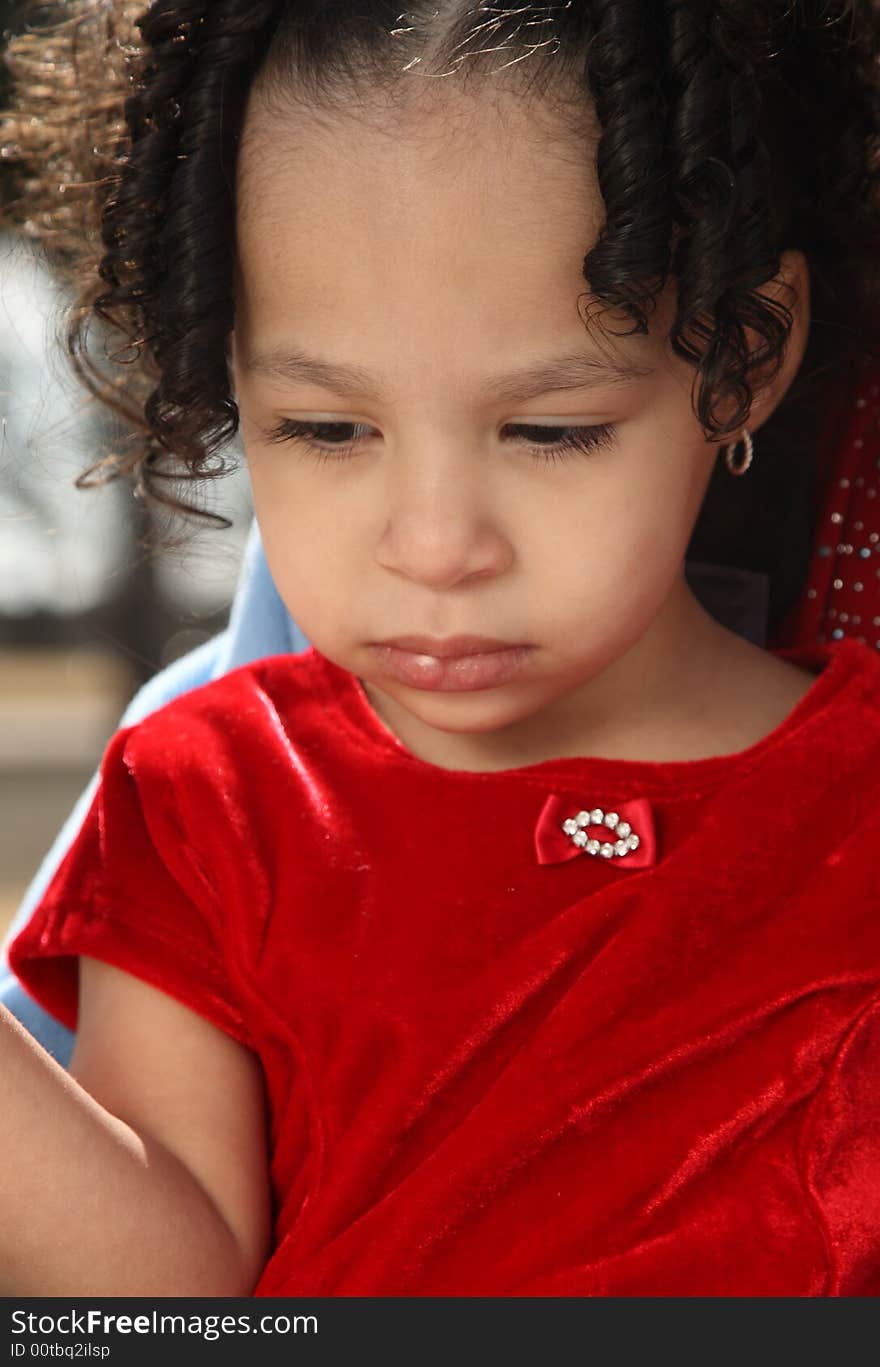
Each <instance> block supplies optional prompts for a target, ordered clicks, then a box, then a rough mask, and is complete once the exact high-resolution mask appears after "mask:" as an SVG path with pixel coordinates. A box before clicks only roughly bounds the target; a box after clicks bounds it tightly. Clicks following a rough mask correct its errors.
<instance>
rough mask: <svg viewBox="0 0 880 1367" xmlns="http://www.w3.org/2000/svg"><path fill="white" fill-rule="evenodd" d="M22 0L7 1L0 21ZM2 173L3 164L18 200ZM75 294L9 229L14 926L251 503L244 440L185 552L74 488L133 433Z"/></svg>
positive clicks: (240, 544)
mask: <svg viewBox="0 0 880 1367" xmlns="http://www.w3.org/2000/svg"><path fill="white" fill-rule="evenodd" d="M16 9H17V7H16V6H12V5H8V4H3V3H0V30H2V31H4V32H5V31H6V30H8V29H10V28H12V27H13V26H14V23H15V18H16ZM6 95H7V84H6V73H5V69H4V70H2V71H0V101H2V102H3V103H4V104H5V100H6ZM7 174H8V173H7ZM2 178H3V168H2V162H0V203H5V202H6V197H7V195H8V193H9V187H8V185H7V184H6V183H5V182H4V181H3V179H2ZM66 302H67V301H66V299H65V297H64V293H63V290H62V288H61V286H60V285H59V284H58V282H57V281H56V280H55V278H54V277H53V274H52V272H51V270H50V268H49V267H48V265H47V263H46V261H45V259H44V257H43V255H42V253H41V252H40V250H39V249H38V248H37V247H36V246H35V245H34V243H32V242H31V241H30V240H29V239H28V238H26V237H24V236H22V235H19V234H17V233H14V232H13V231H11V230H9V229H4V228H2V227H0V937H2V936H3V934H4V933H5V931H6V929H7V927H8V924H9V921H10V920H11V918H12V916H13V914H14V912H15V910H16V909H17V907H18V904H19V901H20V898H21V896H22V895H23V893H24V890H25V888H26V886H27V884H28V882H29V881H30V878H31V877H32V875H33V874H34V873H35V872H36V870H37V867H38V865H39V863H40V861H41V859H42V857H43V855H44V854H45V852H46V851H47V850H48V848H49V846H50V844H51V842H52V840H53V839H54V837H55V835H56V833H57V832H58V829H59V828H60V826H61V824H62V823H63V820H64V818H65V817H66V816H67V814H68V812H69V810H70V808H71V807H72V805H73V803H74V800H75V799H76V798H77V797H78V795H79V793H80V792H81V790H82V789H83V787H84V786H85V784H86V783H87V782H88V779H89V778H90V776H91V774H92V772H93V770H94V769H95V766H96V765H97V763H98V760H99V759H100V756H101V753H102V751H103V749H104V746H105V744H106V742H107V740H108V739H109V737H110V735H111V734H112V732H113V730H114V729H115V727H116V725H117V723H118V720H119V717H120V714H121V712H122V710H123V708H124V707H125V704H126V703H127V702H128V700H129V699H130V697H131V696H132V694H133V693H134V692H135V690H136V689H137V688H138V687H139V686H140V685H141V684H142V683H144V682H145V681H146V680H147V679H148V678H150V677H151V675H152V674H154V673H155V672H156V671H157V670H159V669H161V668H162V667H163V666H164V665H166V664H169V663H170V662H171V661H172V660H174V659H176V658H177V657H178V656H180V655H182V654H183V653H185V652H186V651H188V650H190V649H192V648H193V647H194V646H196V645H198V644H200V643H201V642H202V641H205V640H207V639H208V637H209V636H212V635H214V634H215V633H216V632H217V631H220V630H221V629H222V628H223V627H224V626H225V625H226V621H227V618H228V611H229V606H230V603H231V600H232V597H233V594H234V590H235V582H236V579H237V576H238V572H239V567H240V563H241V556H242V552H243V548H244V542H245V539H246V536H247V532H248V529H249V526H250V522H251V516H252V513H251V502H250V491H249V488H248V484H247V476H246V472H245V470H244V464H243V461H242V460H241V458H240V452H238V453H234V452H232V451H229V452H227V453H225V454H227V455H231V454H238V455H239V460H238V461H237V469H236V471H235V472H234V473H232V474H230V475H228V476H226V477H224V478H222V479H218V480H214V481H209V482H207V484H206V485H204V486H199V487H198V489H197V494H198V502H199V503H200V505H201V506H203V507H206V508H209V509H210V510H211V511H216V512H220V513H222V514H223V515H224V516H226V517H228V518H229V519H230V520H231V521H232V527H231V528H229V529H223V528H214V527H211V526H207V527H205V528H195V529H193V528H192V524H191V523H188V522H183V521H182V520H178V521H177V522H174V523H169V522H168V520H167V519H165V520H164V522H163V530H167V529H168V528H169V527H170V528H171V530H172V531H173V532H174V534H175V535H177V534H186V536H187V538H188V539H187V542H186V544H185V545H184V546H183V547H181V548H178V549H176V550H173V551H171V550H163V551H156V550H152V551H149V550H145V549H144V538H145V535H146V534H147V533H148V532H149V530H150V522H149V514H148V513H147V512H146V511H145V509H144V508H143V507H142V505H141V504H140V502H139V501H137V500H135V499H134V498H133V497H132V491H131V486H130V485H129V484H128V482H127V481H126V480H124V479H120V480H117V481H114V482H113V483H111V484H109V485H106V486H105V487H103V488H93V489H77V488H75V486H74V481H75V479H76V477H77V476H78V475H79V474H81V473H82V472H83V471H84V470H85V469H86V468H88V466H89V465H91V464H92V463H93V462H94V461H95V460H96V459H98V458H99V457H100V456H101V455H103V454H106V453H107V451H108V450H109V449H111V444H112V443H113V442H114V440H115V439H118V436H119V432H118V429H115V428H114V423H115V420H113V419H111V418H110V416H109V415H107V414H106V413H105V411H104V410H103V408H100V407H99V406H98V405H97V404H96V403H95V402H94V400H92V399H91V397H90V396H89V395H88V394H87V393H86V392H85V391H84V390H83V389H82V388H81V387H80V386H79V384H78V383H77V382H76V381H75V379H74V378H73V375H72V372H71V371H70V369H69V365H68V362H67V361H66V359H65V356H64V353H63V350H62V347H61V344H60V342H59V341H58V339H57V334H58V331H59V326H60V319H61V313H62V311H63V307H64V305H65V303H66ZM188 493H189V490H187V494H188Z"/></svg>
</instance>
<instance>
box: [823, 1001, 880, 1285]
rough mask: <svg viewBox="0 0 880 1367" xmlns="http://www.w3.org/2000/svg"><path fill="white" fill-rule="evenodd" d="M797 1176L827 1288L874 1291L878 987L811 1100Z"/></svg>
mask: <svg viewBox="0 0 880 1367" xmlns="http://www.w3.org/2000/svg"><path fill="white" fill-rule="evenodd" d="M804 1140H805V1151H804V1152H805V1165H804V1177H805V1182H806V1185H807V1189H808V1191H809V1193H810V1196H811V1198H812V1200H813V1202H814V1207H815V1210H816V1213H817V1216H818V1218H819V1221H820V1223H821V1225H822V1228H823V1232H824V1236H825V1240H826V1246H827V1250H828V1261H829V1270H830V1281H829V1288H828V1292H827V1293H826V1294H828V1295H832V1296H878V1295H880V992H878V993H876V994H875V995H874V996H873V997H872V998H871V999H870V1001H869V1002H868V1003H867V1005H866V1006H863V1007H862V1009H861V1010H860V1012H859V1014H858V1016H857V1017H856V1019H855V1021H854V1022H852V1023H851V1025H850V1026H849V1027H848V1029H847V1031H846V1033H845V1035H844V1036H843V1038H842V1040H841V1041H840V1043H839V1044H838V1046H837V1049H836V1051H835V1054H834V1057H833V1059H832V1061H831V1063H830V1065H829V1067H828V1070H827V1072H826V1075H825V1077H824V1079H823V1082H822V1084H821V1086H820V1088H819V1090H818V1091H817V1092H816V1094H815V1095H814V1097H813V1100H812V1101H811V1103H810V1107H809V1111H808V1114H807V1118H806V1126H805V1130H804Z"/></svg>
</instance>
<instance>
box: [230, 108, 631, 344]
mask: <svg viewBox="0 0 880 1367" xmlns="http://www.w3.org/2000/svg"><path fill="white" fill-rule="evenodd" d="M595 145H596V139H595V131H594V130H593V128H592V124H591V122H590V115H589V113H586V114H584V116H583V124H582V126H581V127H577V126H576V124H575V121H574V120H572V118H571V117H570V116H569V117H567V118H566V117H562V116H559V115H555V114H554V112H553V111H552V110H550V109H549V108H548V107H546V106H543V107H540V108H538V107H537V106H535V105H534V103H533V104H532V105H528V104H526V105H523V104H518V103H517V102H516V101H514V100H510V99H508V98H500V97H498V98H495V99H492V100H487V101H485V102H483V103H482V104H480V103H478V102H476V101H472V100H469V101H467V102H464V101H460V102H448V101H444V100H442V99H440V98H439V95H435V94H433V93H431V94H430V95H429V96H421V97H420V98H419V99H417V100H413V101H411V102H410V103H409V104H403V103H402V102H397V103H395V104H394V105H393V106H389V107H388V108H387V109H385V110H381V109H371V110H370V111H369V112H367V111H364V110H347V111H334V112H333V113H329V112H322V113H320V114H319V113H317V112H316V111H313V110H305V109H301V108H297V107H296V106H294V105H292V104H291V105H287V106H285V105H283V104H282V105H279V104H278V102H277V100H274V101H271V102H270V101H268V100H263V99H261V98H259V97H258V98H254V99H252V101H251V103H250V106H249V108H248V111H247V118H246V122H245V127H244V130H243V136H242V144H241V153H240V161H239V178H238V185H237V236H238V289H237V295H238V297H237V304H236V317H237V323H236V326H237V328H241V329H242V330H247V331H248V332H249V333H251V334H252V336H251V340H253V341H256V342H257V343H258V345H259V347H261V348H262V347H269V348H271V347H272V345H273V344H275V343H276V342H281V341H283V340H285V339H286V338H287V337H289V336H290V335H291V334H295V335H297V336H299V337H305V336H306V335H307V337H308V339H309V341H310V342H311V343H312V344H313V345H314V348H315V349H316V350H318V351H323V352H324V353H326V354H331V355H336V356H339V355H340V354H341V353H345V354H348V355H358V356H364V355H369V354H370V353H372V352H374V351H378V350H382V349H383V348H385V350H386V352H387V354H388V355H389V356H390V355H391V350H390V349H389V348H390V347H391V346H392V343H393V342H394V341H395V339H396V345H397V347H398V350H399V348H400V346H401V344H402V343H403V344H404V345H405V347H409V348H412V349H413V351H414V352H417V353H418V354H420V355H422V356H424V357H425V358H426V360H425V364H429V363H430V358H431V356H432V355H433V357H434V358H435V359H437V358H438V357H439V356H441V355H442V356H443V357H444V359H445V357H446V356H447V355H452V354H453V353H454V352H456V351H457V352H458V355H459V358H460V363H461V365H462V367H463V368H464V367H465V366H466V365H467V364H468V361H469V358H468V355H467V351H468V348H469V347H470V348H471V349H472V356H471V357H470V359H473V360H474V361H477V360H481V359H482V358H484V357H485V355H486V352H494V351H499V353H500V352H504V353H505V354H509V353H510V352H511V351H516V350H525V351H527V352H534V350H535V342H537V343H538V345H539V346H540V345H541V344H542V343H543V342H544V340H545V339H547V338H548V337H549V336H551V335H552V334H553V333H554V332H556V333H557V334H558V333H559V332H560V331H561V330H567V333H568V338H569V340H576V338H577V335H578V333H580V334H581V335H583V326H584V325H583V321H582V317H581V315H580V314H579V311H578V301H579V300H580V299H583V298H584V296H585V295H586V296H589V288H588V285H587V283H586V281H585V279H584V276H583V259H584V256H585V254H586V252H587V251H588V250H589V249H590V248H591V247H592V246H593V244H594V243H595V241H596V238H597V236H598V233H599V230H600V228H601V226H602V223H603V220H604V205H603V203H602V199H601V195H600V193H599V190H598V185H597V180H596V170H595ZM253 334H256V336H254V335H253ZM389 339H391V340H389ZM639 346H640V344H639V343H638V342H636V343H635V346H634V347H633V348H631V349H633V350H638V349H639Z"/></svg>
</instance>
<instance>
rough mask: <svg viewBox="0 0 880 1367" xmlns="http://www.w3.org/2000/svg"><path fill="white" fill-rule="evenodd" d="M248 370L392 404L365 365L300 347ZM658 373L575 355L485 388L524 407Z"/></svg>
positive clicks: (261, 358)
mask: <svg viewBox="0 0 880 1367" xmlns="http://www.w3.org/2000/svg"><path fill="white" fill-rule="evenodd" d="M245 365H246V369H248V370H249V371H252V372H253V373H254V374H257V375H262V376H264V377H265V378H266V379H270V380H281V381H283V382H285V383H287V384H291V383H292V384H299V383H311V384H316V385H319V386H320V387H321V388H323V389H328V390H332V391H333V392H334V393H336V394H344V395H346V396H351V397H355V398H361V399H364V398H367V399H373V400H377V401H379V402H386V401H387V397H388V396H387V392H386V390H385V389H384V387H383V386H382V384H381V382H380V381H379V380H378V379H377V377H376V376H375V375H371V374H370V372H369V371H367V370H364V369H362V368H361V367H360V366H354V365H338V364H334V363H332V362H330V361H326V360H323V359H322V358H321V357H320V356H310V355H309V354H308V353H307V352H305V351H301V350H299V349H297V348H296V347H294V348H291V347H278V348H276V349H275V350H272V351H265V352H260V353H258V354H256V355H253V356H249V357H248V358H247V359H246V362H245ZM653 374H655V371H654V369H653V368H652V367H650V366H647V365H639V364H637V363H636V362H624V361H613V360H606V359H604V358H600V357H597V356H587V355H585V354H584V353H583V352H574V353H572V354H570V355H566V356H554V357H550V358H548V359H544V360H540V361H534V362H532V363H531V364H529V365H527V366H524V367H522V368H520V369H519V370H515V371H511V372H509V373H508V374H506V375H495V376H493V377H491V378H490V379H488V380H486V382H485V383H484V386H483V389H484V392H485V394H486V395H487V396H488V397H489V398H493V399H499V400H503V401H506V402H508V403H521V402H524V401H525V400H527V399H533V398H536V397H538V396H539V395H541V394H547V393H550V392H556V391H557V390H563V389H591V388H598V387H599V386H602V385H612V386H614V385H630V384H634V383H637V382H638V381H639V380H644V379H646V378H647V377H648V376H650V375H653Z"/></svg>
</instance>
